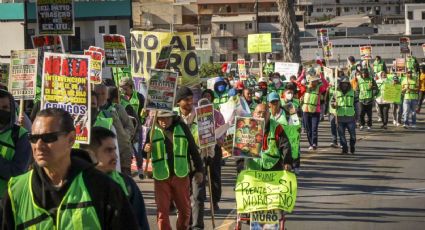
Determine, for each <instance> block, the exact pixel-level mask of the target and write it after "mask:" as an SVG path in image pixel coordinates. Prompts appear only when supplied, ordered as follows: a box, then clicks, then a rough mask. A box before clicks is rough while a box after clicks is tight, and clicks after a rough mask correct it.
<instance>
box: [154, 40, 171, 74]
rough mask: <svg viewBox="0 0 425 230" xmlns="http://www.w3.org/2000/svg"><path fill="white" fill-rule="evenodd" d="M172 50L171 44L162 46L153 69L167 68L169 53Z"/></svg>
mask: <svg viewBox="0 0 425 230" xmlns="http://www.w3.org/2000/svg"><path fill="white" fill-rule="evenodd" d="M171 51H173V47H172V46H163V47H162V48H161V52H159V57H158V61H156V65H155V69H167V68H168V63H170V55H171Z"/></svg>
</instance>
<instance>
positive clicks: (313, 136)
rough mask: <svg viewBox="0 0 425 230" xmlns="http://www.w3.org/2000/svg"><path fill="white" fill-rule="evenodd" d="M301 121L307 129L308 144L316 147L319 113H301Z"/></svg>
mask: <svg viewBox="0 0 425 230" xmlns="http://www.w3.org/2000/svg"><path fill="white" fill-rule="evenodd" d="M303 121H304V125H305V129H306V131H307V139H308V143H309V144H310V146H316V147H317V139H318V129H319V122H320V113H306V112H305V113H303Z"/></svg>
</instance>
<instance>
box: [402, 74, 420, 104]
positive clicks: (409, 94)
mask: <svg viewBox="0 0 425 230" xmlns="http://www.w3.org/2000/svg"><path fill="white" fill-rule="evenodd" d="M417 84H418V82H417V81H416V79H410V80H409V79H407V78H405V79H404V80H403V81H402V83H401V85H402V86H404V85H408V86H409V89H413V88H416V87H417ZM417 99H418V91H417V90H414V91H410V90H407V91H406V93H405V94H404V100H417Z"/></svg>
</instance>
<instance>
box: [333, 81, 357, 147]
mask: <svg viewBox="0 0 425 230" xmlns="http://www.w3.org/2000/svg"><path fill="white" fill-rule="evenodd" d="M355 100H356V96H355V93H354V91H353V89H352V88H351V83H350V79H349V78H348V77H347V76H342V77H341V79H340V81H339V84H338V89H337V91H336V97H332V100H331V106H332V108H334V109H336V117H337V119H338V136H339V140H340V141H339V142H340V144H341V146H342V154H347V153H348V144H347V139H346V138H345V130H348V133H349V134H350V153H351V154H354V152H355V151H356V147H355V145H356V120H355V118H354V115H355V111H354V104H355Z"/></svg>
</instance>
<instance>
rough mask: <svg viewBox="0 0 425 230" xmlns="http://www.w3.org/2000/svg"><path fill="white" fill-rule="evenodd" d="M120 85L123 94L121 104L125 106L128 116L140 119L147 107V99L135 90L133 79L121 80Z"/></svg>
mask: <svg viewBox="0 0 425 230" xmlns="http://www.w3.org/2000/svg"><path fill="white" fill-rule="evenodd" d="M119 85H120V92H121V96H120V104H121V105H122V106H124V108H125V111H126V112H127V113H128V115H130V116H132V117H135V118H138V119H140V118H141V113H142V109H143V106H144V105H145V97H144V96H143V95H142V94H141V93H139V92H137V91H136V90H135V88H134V82H133V79H131V78H129V77H123V78H121V80H120V84H119ZM139 122H140V121H139Z"/></svg>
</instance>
